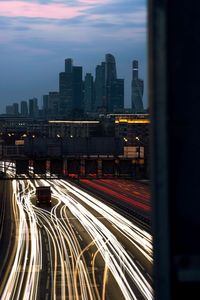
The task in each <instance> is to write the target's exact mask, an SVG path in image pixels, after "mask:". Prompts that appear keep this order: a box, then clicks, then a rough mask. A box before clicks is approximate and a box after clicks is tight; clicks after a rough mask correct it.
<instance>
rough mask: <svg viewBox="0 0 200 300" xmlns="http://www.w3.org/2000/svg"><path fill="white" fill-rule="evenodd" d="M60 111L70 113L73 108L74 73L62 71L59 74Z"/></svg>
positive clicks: (63, 113) (64, 113)
mask: <svg viewBox="0 0 200 300" xmlns="http://www.w3.org/2000/svg"><path fill="white" fill-rule="evenodd" d="M59 93H60V105H59V106H60V107H59V110H60V113H61V114H62V115H66V114H68V113H69V112H70V111H71V110H72V103H73V73H72V72H68V73H66V72H61V73H60V74H59Z"/></svg>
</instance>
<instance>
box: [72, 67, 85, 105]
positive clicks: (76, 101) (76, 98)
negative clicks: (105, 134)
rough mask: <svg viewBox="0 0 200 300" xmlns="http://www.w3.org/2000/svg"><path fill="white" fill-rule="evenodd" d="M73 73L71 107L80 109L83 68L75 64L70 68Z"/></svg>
mask: <svg viewBox="0 0 200 300" xmlns="http://www.w3.org/2000/svg"><path fill="white" fill-rule="evenodd" d="M72 73H73V83H72V89H73V99H72V109H73V110H82V109H83V79H82V78H83V68H82V67H79V66H76V67H73V68H72Z"/></svg>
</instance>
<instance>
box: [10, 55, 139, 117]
mask: <svg viewBox="0 0 200 300" xmlns="http://www.w3.org/2000/svg"><path fill="white" fill-rule="evenodd" d="M58 77H59V89H58V90H57V91H48V94H45V95H43V96H42V97H43V101H42V105H39V103H38V99H37V98H36V97H34V98H31V99H27V101H25V100H22V101H20V103H17V102H14V103H12V104H11V105H10V104H9V105H6V108H5V110H6V111H5V112H6V114H8V115H15V116H17V115H21V116H28V115H29V116H30V117H45V118H49V117H50V116H51V117H61V118H62V117H64V118H66V117H70V118H71V117H72V116H74V117H76V115H77V114H78V115H77V116H78V117H81V116H82V117H84V115H85V116H86V115H87V114H89V115H91V113H96V114H101V113H123V112H125V111H126V112H127V109H128V108H127V107H126V105H125V103H124V79H123V78H119V76H118V69H117V62H116V60H115V57H114V56H113V55H112V54H110V53H109V54H108V53H107V54H105V61H102V62H101V64H99V65H96V71H95V77H93V76H92V74H91V73H86V74H85V76H83V68H82V66H76V65H74V61H73V58H66V59H65V60H64V72H63V71H62V72H60V73H59V74H58ZM143 85H144V81H143V80H142V79H140V78H139V63H138V61H137V60H133V62H132V85H131V108H129V112H132V113H143V112H145V110H144V104H143ZM28 102H29V105H28ZM31 103H32V104H31ZM33 103H34V104H33ZM19 108H20V109H19Z"/></svg>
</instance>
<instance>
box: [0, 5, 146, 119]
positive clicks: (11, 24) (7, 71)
mask: <svg viewBox="0 0 200 300" xmlns="http://www.w3.org/2000/svg"><path fill="white" fill-rule="evenodd" d="M146 15H147V6H146V0H18V1H16V0H15V1H14V0H0V66H1V76H0V78H1V79H0V113H4V112H5V106H6V105H9V104H12V103H14V102H18V103H20V101H22V100H28V99H30V98H33V97H37V98H38V100H39V103H40V104H41V103H42V95H44V94H47V93H48V92H49V91H58V86H59V85H58V74H59V72H62V71H64V59H65V58H72V59H73V61H74V65H77V66H78V65H81V66H83V75H84V76H85V74H86V72H90V73H92V74H93V75H94V74H95V67H96V65H98V64H100V63H101V62H102V61H104V60H105V54H106V53H111V54H113V55H114V56H115V59H116V65H117V76H118V78H124V79H125V107H130V103H131V102H130V100H131V64H132V61H133V60H134V59H137V60H138V61H139V77H140V78H142V79H143V80H144V84H145V93H144V98H143V102H144V106H145V107H147V95H146V94H147V93H146V90H147V41H146V35H147V34H146V31H147V28H146V23H147V20H146Z"/></svg>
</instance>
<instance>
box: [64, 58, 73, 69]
mask: <svg viewBox="0 0 200 300" xmlns="http://www.w3.org/2000/svg"><path fill="white" fill-rule="evenodd" d="M72 68H73V59H71V58H66V59H65V73H72Z"/></svg>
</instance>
